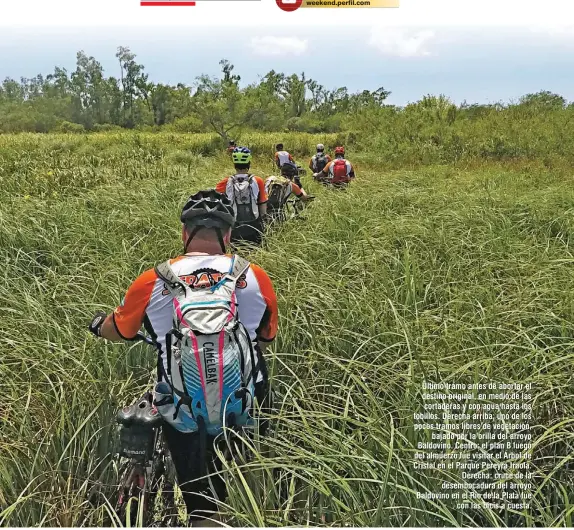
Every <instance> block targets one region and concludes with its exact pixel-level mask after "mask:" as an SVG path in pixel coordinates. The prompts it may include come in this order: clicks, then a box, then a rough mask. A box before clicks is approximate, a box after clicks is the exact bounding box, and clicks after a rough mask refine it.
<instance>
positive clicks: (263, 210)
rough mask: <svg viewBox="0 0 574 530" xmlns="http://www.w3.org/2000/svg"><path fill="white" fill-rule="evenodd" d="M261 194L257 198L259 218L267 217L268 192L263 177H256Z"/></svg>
mask: <svg viewBox="0 0 574 530" xmlns="http://www.w3.org/2000/svg"><path fill="white" fill-rule="evenodd" d="M255 181H256V182H257V189H258V190H259V194H258V197H257V206H258V207H259V216H260V217H262V218H263V217H265V215H266V214H267V199H268V197H267V192H266V191H265V181H264V180H263V179H262V178H261V177H255Z"/></svg>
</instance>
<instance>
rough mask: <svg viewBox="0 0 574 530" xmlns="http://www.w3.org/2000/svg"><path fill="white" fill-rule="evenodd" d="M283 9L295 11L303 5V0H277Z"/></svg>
mask: <svg viewBox="0 0 574 530" xmlns="http://www.w3.org/2000/svg"><path fill="white" fill-rule="evenodd" d="M275 1H276V2H277V5H278V6H279V8H280V9H282V10H283V11H295V10H296V9H299V8H300V7H301V4H302V3H303V0H275Z"/></svg>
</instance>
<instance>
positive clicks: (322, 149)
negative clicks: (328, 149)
mask: <svg viewBox="0 0 574 530" xmlns="http://www.w3.org/2000/svg"><path fill="white" fill-rule="evenodd" d="M324 150H325V146H324V145H323V144H317V151H324Z"/></svg>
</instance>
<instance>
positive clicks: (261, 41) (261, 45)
mask: <svg viewBox="0 0 574 530" xmlns="http://www.w3.org/2000/svg"><path fill="white" fill-rule="evenodd" d="M307 44H308V43H307V40H306V39H298V38H296V37H271V36H267V37H252V38H251V49H252V50H253V52H254V53H255V54H256V55H264V56H273V55H302V54H304V53H305V52H306V51H307Z"/></svg>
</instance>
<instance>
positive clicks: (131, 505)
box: [116, 460, 149, 527]
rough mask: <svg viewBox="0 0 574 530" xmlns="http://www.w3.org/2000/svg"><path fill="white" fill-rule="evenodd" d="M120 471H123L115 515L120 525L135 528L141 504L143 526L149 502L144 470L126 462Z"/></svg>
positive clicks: (131, 462)
mask: <svg viewBox="0 0 574 530" xmlns="http://www.w3.org/2000/svg"><path fill="white" fill-rule="evenodd" d="M120 469H123V473H121V474H120V476H121V477H122V478H121V480H120V484H119V487H118V501H117V503H116V514H117V516H118V517H119V519H120V522H121V523H122V524H124V525H129V526H130V527H135V526H137V524H138V514H139V512H140V502H143V508H142V509H143V510H144V512H143V515H142V520H143V522H144V524H145V523H146V522H147V521H146V519H147V517H146V512H147V511H148V506H147V503H148V502H149V496H148V495H147V494H146V478H147V477H146V471H145V468H142V467H141V465H140V464H137V463H135V462H134V461H133V460H127V461H126V462H125V463H124V464H123V465H122V466H121V468H120ZM128 519H129V522H128Z"/></svg>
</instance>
